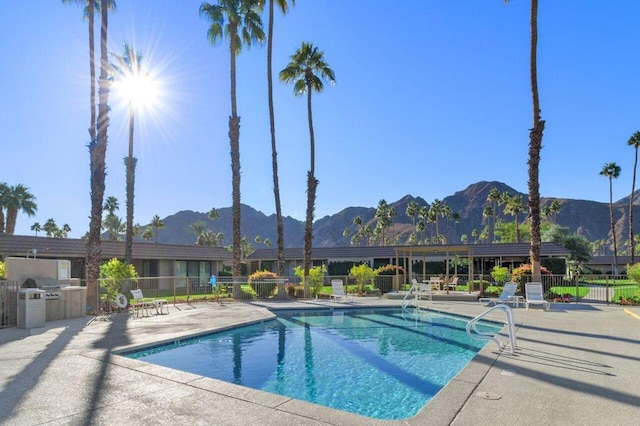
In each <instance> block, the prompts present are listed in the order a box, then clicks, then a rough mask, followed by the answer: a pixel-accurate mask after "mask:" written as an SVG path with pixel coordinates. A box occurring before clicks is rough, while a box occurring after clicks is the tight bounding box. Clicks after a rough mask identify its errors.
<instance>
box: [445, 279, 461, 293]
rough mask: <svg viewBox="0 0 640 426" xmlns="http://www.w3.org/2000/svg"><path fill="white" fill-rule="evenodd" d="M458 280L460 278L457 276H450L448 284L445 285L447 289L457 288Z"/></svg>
mask: <svg viewBox="0 0 640 426" xmlns="http://www.w3.org/2000/svg"><path fill="white" fill-rule="evenodd" d="M459 280H460V278H458V277H453V278H451V281H450V282H449V284H447V287H448V288H449V290H456V291H457V290H458V281H459Z"/></svg>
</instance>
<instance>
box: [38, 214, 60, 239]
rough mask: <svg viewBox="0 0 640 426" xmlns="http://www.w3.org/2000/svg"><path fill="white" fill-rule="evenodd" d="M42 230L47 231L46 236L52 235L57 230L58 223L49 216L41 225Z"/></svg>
mask: <svg viewBox="0 0 640 426" xmlns="http://www.w3.org/2000/svg"><path fill="white" fill-rule="evenodd" d="M42 230H43V231H44V232H46V233H47V237H53V236H54V235H55V234H56V232H57V231H58V225H56V221H55V220H53V218H49V219H47V221H46V222H45V223H44V225H42Z"/></svg>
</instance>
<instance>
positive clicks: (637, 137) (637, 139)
mask: <svg viewBox="0 0 640 426" xmlns="http://www.w3.org/2000/svg"><path fill="white" fill-rule="evenodd" d="M627 145H629V146H632V147H633V148H634V151H635V157H634V161H633V180H632V181H631V196H630V197H629V245H630V247H629V253H630V254H631V264H633V263H634V257H635V251H636V250H635V244H634V243H633V241H634V239H633V200H634V198H635V192H636V170H637V168H638V148H640V132H635V133H634V134H633V136H631V137H630V138H629V140H628V141H627Z"/></svg>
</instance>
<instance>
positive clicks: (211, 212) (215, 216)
mask: <svg viewBox="0 0 640 426" xmlns="http://www.w3.org/2000/svg"><path fill="white" fill-rule="evenodd" d="M207 216H208V217H209V219H211V220H215V219H218V218H219V217H220V212H218V209H216V208H215V207H213V208H211V210H209V213H208V215H207Z"/></svg>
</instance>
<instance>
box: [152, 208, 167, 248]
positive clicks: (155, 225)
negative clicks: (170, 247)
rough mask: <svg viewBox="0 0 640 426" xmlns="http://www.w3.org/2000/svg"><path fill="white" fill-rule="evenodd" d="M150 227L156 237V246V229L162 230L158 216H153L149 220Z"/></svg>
mask: <svg viewBox="0 0 640 426" xmlns="http://www.w3.org/2000/svg"><path fill="white" fill-rule="evenodd" d="M151 226H153V229H154V233H155V236H156V244H157V243H158V229H162V228H164V221H163V220H162V219H160V216H158V215H155V216H153V218H151Z"/></svg>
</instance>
